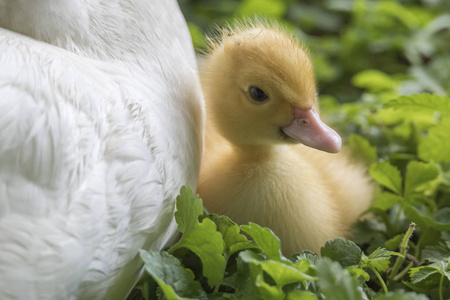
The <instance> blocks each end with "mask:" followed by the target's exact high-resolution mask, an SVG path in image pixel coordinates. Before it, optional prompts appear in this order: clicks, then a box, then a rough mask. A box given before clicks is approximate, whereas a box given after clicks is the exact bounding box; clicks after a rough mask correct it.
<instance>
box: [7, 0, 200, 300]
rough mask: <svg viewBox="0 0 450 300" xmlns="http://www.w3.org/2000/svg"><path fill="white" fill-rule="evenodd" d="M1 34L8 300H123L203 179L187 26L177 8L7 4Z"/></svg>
mask: <svg viewBox="0 0 450 300" xmlns="http://www.w3.org/2000/svg"><path fill="white" fill-rule="evenodd" d="M0 26H1V27H3V28H0V115H1V117H0V253H1V255H0V299H2V300H3V299H30V300H32V299H123V298H125V297H126V295H127V294H128V293H129V291H130V289H131V288H132V286H133V284H134V283H135V282H136V280H137V278H138V276H139V273H140V271H141V269H142V262H141V261H140V259H139V257H138V249H140V248H143V249H147V250H159V249H161V248H162V247H164V246H165V245H166V244H167V242H169V240H170V239H171V238H172V237H173V235H174V233H175V232H176V224H175V223H174V221H173V211H174V200H175V197H176V195H177V194H178V192H179V188H180V187H181V186H182V185H185V184H188V185H191V186H192V187H193V188H195V187H196V184H197V179H198V171H199V163H200V157H201V149H202V135H203V133H202V127H203V104H202V95H201V91H200V87H199V81H198V76H197V73H196V71H195V68H196V67H195V56H194V51H193V48H192V43H191V40H190V36H189V32H188V30H187V26H186V23H185V21H184V19H183V17H182V15H181V12H180V11H179V8H178V6H177V4H176V2H175V1H150V2H149V1H137V0H136V1H133V0H128V1H125V0H113V1H112V0H107V1H105V0H95V1H93V0H90V1H77V2H73V1H66V0H59V1H50V0H48V1H47V0H41V1H17V0H11V1H10V0H6V1H5V0H3V1H0ZM28 36H29V37H28Z"/></svg>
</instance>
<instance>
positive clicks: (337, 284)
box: [317, 257, 363, 300]
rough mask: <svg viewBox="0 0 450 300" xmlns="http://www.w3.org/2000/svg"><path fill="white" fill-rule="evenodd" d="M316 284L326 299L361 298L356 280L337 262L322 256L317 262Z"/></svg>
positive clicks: (352, 299)
mask: <svg viewBox="0 0 450 300" xmlns="http://www.w3.org/2000/svg"><path fill="white" fill-rule="evenodd" d="M317 275H318V278H319V279H318V284H319V286H320V290H321V293H322V294H324V295H325V298H326V299H333V300H362V299H363V296H362V293H363V292H362V290H361V291H360V290H359V286H358V282H357V281H356V279H355V278H353V277H352V276H351V275H350V272H349V271H347V270H345V269H343V268H342V267H341V265H340V264H339V263H338V262H333V261H331V260H330V259H329V258H327V257H324V258H322V259H320V260H319V261H318V263H317Z"/></svg>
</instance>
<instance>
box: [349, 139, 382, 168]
mask: <svg viewBox="0 0 450 300" xmlns="http://www.w3.org/2000/svg"><path fill="white" fill-rule="evenodd" d="M348 144H349V147H350V149H351V151H352V153H354V154H355V155H357V156H360V157H361V158H362V159H363V160H364V161H365V162H366V163H368V164H372V163H374V162H376V161H377V157H378V155H377V149H376V148H375V147H373V146H372V145H371V144H370V142H369V140H367V139H365V138H363V137H362V136H360V135H356V134H352V135H351V136H350V137H349V138H348Z"/></svg>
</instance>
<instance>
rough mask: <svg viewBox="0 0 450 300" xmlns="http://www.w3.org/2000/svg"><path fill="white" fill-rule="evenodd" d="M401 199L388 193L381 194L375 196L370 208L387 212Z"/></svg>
mask: <svg viewBox="0 0 450 300" xmlns="http://www.w3.org/2000/svg"><path fill="white" fill-rule="evenodd" d="M402 199H403V198H402V197H400V196H398V195H395V194H392V193H389V192H382V193H379V194H378V195H376V196H375V200H374V201H373V203H372V207H374V208H378V209H381V210H382V211H387V210H388V209H390V208H391V207H392V206H394V205H395V204H397V203H399V202H401V201H402Z"/></svg>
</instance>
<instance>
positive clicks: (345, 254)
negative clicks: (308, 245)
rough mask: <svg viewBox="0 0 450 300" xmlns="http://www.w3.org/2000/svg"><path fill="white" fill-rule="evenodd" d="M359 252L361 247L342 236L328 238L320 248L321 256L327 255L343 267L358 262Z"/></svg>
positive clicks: (359, 258)
mask: <svg viewBox="0 0 450 300" xmlns="http://www.w3.org/2000/svg"><path fill="white" fill-rule="evenodd" d="M361 253H362V251H361V248H359V247H358V246H357V245H356V244H355V243H354V242H352V241H346V240H344V239H343V238H337V239H334V240H329V241H327V242H326V243H325V246H323V247H322V248H321V249H320V254H321V255H322V257H329V258H331V259H332V260H334V261H337V262H339V263H340V264H341V266H343V267H344V268H346V267H349V266H352V265H357V264H359V261H360V260H361Z"/></svg>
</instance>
